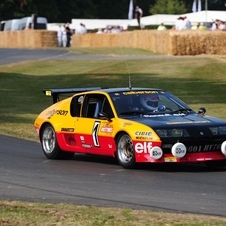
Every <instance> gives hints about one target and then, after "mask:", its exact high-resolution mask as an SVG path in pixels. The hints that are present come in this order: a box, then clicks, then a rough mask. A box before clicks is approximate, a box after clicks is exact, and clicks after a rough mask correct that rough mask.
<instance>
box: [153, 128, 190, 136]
mask: <svg viewBox="0 0 226 226" xmlns="http://www.w3.org/2000/svg"><path fill="white" fill-rule="evenodd" d="M156 132H157V134H158V135H159V136H160V137H189V134H188V132H187V131H186V130H185V129H157V130H156Z"/></svg>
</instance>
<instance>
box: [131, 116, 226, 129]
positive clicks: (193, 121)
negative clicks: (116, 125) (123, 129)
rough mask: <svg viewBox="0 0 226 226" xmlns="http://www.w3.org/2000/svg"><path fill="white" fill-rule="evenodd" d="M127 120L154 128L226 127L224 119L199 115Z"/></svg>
mask: <svg viewBox="0 0 226 226" xmlns="http://www.w3.org/2000/svg"><path fill="white" fill-rule="evenodd" d="M127 119H129V120H132V121H136V122H139V123H142V124H145V125H148V126H151V127H152V128H163V127H184V126H186V127H193V126H219V125H226V121H224V120H222V119H219V118H215V117H211V116H199V115H198V114H188V115H186V114H158V115H143V116H140V117H136V118H135V117H131V118H127Z"/></svg>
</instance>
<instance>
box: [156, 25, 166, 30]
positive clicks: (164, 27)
mask: <svg viewBox="0 0 226 226" xmlns="http://www.w3.org/2000/svg"><path fill="white" fill-rule="evenodd" d="M157 30H158V31H163V30H167V28H166V26H165V25H164V24H163V23H161V24H160V25H159V26H158V28H157Z"/></svg>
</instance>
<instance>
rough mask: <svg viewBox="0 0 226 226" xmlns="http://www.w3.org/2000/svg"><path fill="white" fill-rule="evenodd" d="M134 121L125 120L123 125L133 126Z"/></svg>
mask: <svg viewBox="0 0 226 226" xmlns="http://www.w3.org/2000/svg"><path fill="white" fill-rule="evenodd" d="M132 124H133V123H131V122H124V124H123V126H131V125H132Z"/></svg>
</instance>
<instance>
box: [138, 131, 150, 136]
mask: <svg viewBox="0 0 226 226" xmlns="http://www.w3.org/2000/svg"><path fill="white" fill-rule="evenodd" d="M135 135H136V136H151V135H152V132H145V131H136V132H135Z"/></svg>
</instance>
